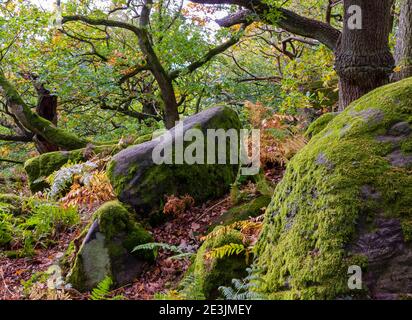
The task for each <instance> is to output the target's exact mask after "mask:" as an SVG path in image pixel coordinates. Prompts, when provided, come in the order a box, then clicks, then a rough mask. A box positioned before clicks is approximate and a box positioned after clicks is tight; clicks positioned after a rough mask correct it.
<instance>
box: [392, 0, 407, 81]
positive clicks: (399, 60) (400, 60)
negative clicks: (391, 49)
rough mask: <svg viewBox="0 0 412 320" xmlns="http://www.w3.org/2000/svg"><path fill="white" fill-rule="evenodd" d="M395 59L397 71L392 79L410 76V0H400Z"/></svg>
mask: <svg viewBox="0 0 412 320" xmlns="http://www.w3.org/2000/svg"><path fill="white" fill-rule="evenodd" d="M395 61H396V66H397V67H398V70H397V71H398V72H395V73H394V75H393V80H395V81H398V80H402V79H405V78H408V77H412V0H402V3H401V13H400V18H399V28H398V33H397V43H396V49H395Z"/></svg>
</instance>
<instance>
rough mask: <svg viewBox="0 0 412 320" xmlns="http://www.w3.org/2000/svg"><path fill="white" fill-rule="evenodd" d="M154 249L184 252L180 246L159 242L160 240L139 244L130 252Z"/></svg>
mask: <svg viewBox="0 0 412 320" xmlns="http://www.w3.org/2000/svg"><path fill="white" fill-rule="evenodd" d="M156 249H162V250H165V251H171V252H175V253H177V254H179V255H180V254H185V253H186V252H184V251H183V250H182V249H181V248H179V247H176V246H173V245H170V244H167V243H161V242H149V243H145V244H141V245H139V246H136V247H134V249H133V250H132V252H135V251H139V250H156Z"/></svg>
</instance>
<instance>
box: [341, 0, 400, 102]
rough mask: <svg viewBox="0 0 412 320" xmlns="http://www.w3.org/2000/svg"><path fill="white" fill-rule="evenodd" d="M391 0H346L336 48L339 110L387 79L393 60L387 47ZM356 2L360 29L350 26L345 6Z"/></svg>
mask: <svg viewBox="0 0 412 320" xmlns="http://www.w3.org/2000/svg"><path fill="white" fill-rule="evenodd" d="M392 4H393V1H392V0H381V1H376V0H346V1H344V10H345V19H344V29H343V31H342V36H341V38H340V39H339V41H338V45H337V48H336V62H335V67H336V71H337V73H338V75H339V77H340V85H339V86H340V97H339V109H340V110H343V109H344V108H346V107H347V106H348V105H349V104H350V103H351V102H352V101H355V100H357V99H359V98H360V97H362V96H363V95H365V94H366V93H368V92H370V91H371V90H373V89H375V88H377V87H380V86H382V85H385V84H387V83H388V82H389V77H390V74H391V73H392V70H393V68H394V59H393V56H392V54H391V52H390V49H389V40H388V39H389V33H390V31H391V27H392V17H391V8H392ZM352 5H358V6H359V7H360V8H361V10H362V11H361V13H362V27H361V29H353V28H351V27H350V24H349V19H350V17H351V16H352V15H351V14H349V13H348V9H349V7H350V6H352Z"/></svg>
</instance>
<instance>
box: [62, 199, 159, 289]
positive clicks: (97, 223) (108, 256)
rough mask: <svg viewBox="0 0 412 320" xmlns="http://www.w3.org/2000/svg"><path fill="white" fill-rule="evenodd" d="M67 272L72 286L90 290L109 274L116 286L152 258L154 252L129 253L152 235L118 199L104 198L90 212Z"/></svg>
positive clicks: (145, 266)
mask: <svg viewBox="0 0 412 320" xmlns="http://www.w3.org/2000/svg"><path fill="white" fill-rule="evenodd" d="M94 218H95V220H94V222H93V223H92V224H91V226H90V229H89V230H88V233H87V235H86V236H85V239H84V240H83V243H82V245H81V247H80V249H79V252H78V253H77V255H76V258H75V260H74V264H73V266H72V268H71V270H70V272H69V274H68V276H67V279H68V282H70V283H71V284H72V285H73V286H74V287H75V288H77V289H78V290H81V291H85V290H90V289H92V288H94V287H96V285H97V284H98V283H99V282H100V281H102V280H103V279H104V278H105V277H107V276H109V277H111V278H112V279H113V281H114V284H115V285H116V286H121V285H124V284H127V283H128V282H131V281H132V280H133V279H134V278H135V277H136V276H138V275H139V274H140V273H142V272H143V271H144V270H145V269H146V268H147V267H148V266H149V264H150V263H151V262H153V261H154V257H155V252H154V251H147V250H146V251H145V252H144V253H139V252H137V253H132V250H133V248H134V247H136V246H138V245H141V244H145V243H149V242H153V237H152V236H151V235H150V233H148V232H147V231H146V230H145V229H144V228H143V227H142V226H141V225H140V224H139V223H137V222H136V221H135V220H134V218H133V216H132V215H131V214H130V213H129V212H128V211H127V209H126V208H125V207H124V206H123V205H122V204H120V202H118V201H111V202H107V203H105V204H104V205H102V206H101V207H100V208H99V209H98V210H97V211H96V212H95V215H94Z"/></svg>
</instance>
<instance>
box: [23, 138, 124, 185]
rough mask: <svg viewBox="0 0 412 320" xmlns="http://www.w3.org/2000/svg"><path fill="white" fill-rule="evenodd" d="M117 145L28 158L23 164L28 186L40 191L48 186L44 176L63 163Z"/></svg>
mask: <svg viewBox="0 0 412 320" xmlns="http://www.w3.org/2000/svg"><path fill="white" fill-rule="evenodd" d="M116 148H118V145H107V146H96V147H92V146H91V147H90V148H84V149H78V150H72V151H55V152H49V153H45V154H42V155H40V156H38V157H35V158H32V159H29V160H27V161H26V163H25V164H24V169H25V170H26V173H27V175H28V177H29V187H30V190H31V191H32V192H37V191H42V190H44V189H45V188H48V187H49V184H48V183H47V181H46V178H47V177H48V176H49V175H51V174H52V173H53V172H55V171H56V170H59V169H60V168H61V167H62V166H63V165H65V164H66V163H68V162H69V161H72V162H83V161H86V160H87V157H88V156H89V153H101V152H108V153H110V152H112V151H115V150H116Z"/></svg>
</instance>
